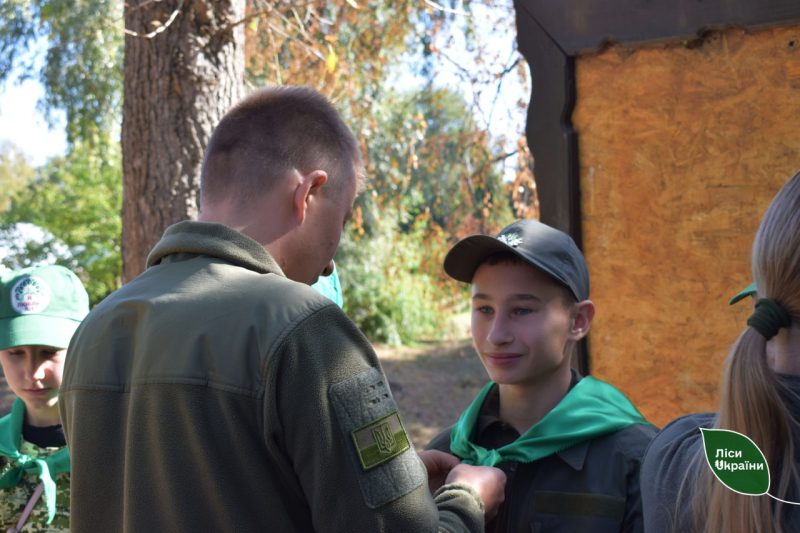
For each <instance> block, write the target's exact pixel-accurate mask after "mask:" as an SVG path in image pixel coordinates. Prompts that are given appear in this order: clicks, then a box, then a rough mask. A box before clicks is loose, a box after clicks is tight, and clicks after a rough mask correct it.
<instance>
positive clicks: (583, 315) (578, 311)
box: [569, 300, 594, 341]
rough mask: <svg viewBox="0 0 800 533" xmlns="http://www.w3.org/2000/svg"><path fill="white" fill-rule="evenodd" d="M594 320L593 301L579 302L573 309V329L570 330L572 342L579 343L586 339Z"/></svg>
mask: <svg viewBox="0 0 800 533" xmlns="http://www.w3.org/2000/svg"><path fill="white" fill-rule="evenodd" d="M593 318H594V304H593V303H592V301H591V300H584V301H582V302H578V303H576V304H575V305H573V307H572V327H571V328H570V330H569V338H570V340H572V341H579V340H581V339H582V338H584V337H585V336H586V335H587V334H588V333H589V329H590V328H591V327H592V319H593Z"/></svg>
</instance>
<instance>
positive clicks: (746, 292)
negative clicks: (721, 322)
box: [728, 283, 758, 305]
mask: <svg viewBox="0 0 800 533" xmlns="http://www.w3.org/2000/svg"><path fill="white" fill-rule="evenodd" d="M756 292H758V290H757V289H756V284H755V283H751V284H750V285H748V286H747V287H745V288H744V289H742V290H740V291H739V292H737V293H736V294H735V295H734V296H733V298H731V299H730V301H728V305H733V304H735V303H736V302H738V301H739V300H744V299H745V298H747V297H748V296H752V295H753V294H755V293H756Z"/></svg>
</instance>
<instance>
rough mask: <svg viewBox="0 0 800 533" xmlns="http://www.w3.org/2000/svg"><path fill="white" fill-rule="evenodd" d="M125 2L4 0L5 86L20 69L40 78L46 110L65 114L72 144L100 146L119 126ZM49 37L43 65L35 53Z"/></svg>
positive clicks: (0, 70) (0, 66) (1, 75)
mask: <svg viewBox="0 0 800 533" xmlns="http://www.w3.org/2000/svg"><path fill="white" fill-rule="evenodd" d="M121 21H122V3H121V2H118V1H115V0H49V1H47V0H3V1H2V2H0V83H1V82H4V81H7V80H9V78H10V77H11V76H12V74H13V73H14V70H15V69H18V70H19V71H20V72H21V74H22V77H31V76H38V78H39V80H40V81H41V82H42V85H43V86H44V88H45V97H44V101H43V102H42V103H43V108H44V110H45V112H46V114H47V116H48V119H50V121H51V123H52V112H53V111H55V110H57V109H58V110H63V111H64V112H65V113H66V129H67V141H68V142H69V143H70V144H72V143H75V142H78V141H79V140H80V141H82V142H84V143H90V144H92V143H95V142H100V141H101V139H102V137H103V135H105V134H106V133H107V132H109V131H110V130H111V129H112V128H113V126H114V125H115V124H117V123H118V122H119V116H120V101H121V100H120V97H121V94H122V56H123V48H122V42H123V40H122V27H121V26H122V22H121ZM37 39H46V42H47V50H46V52H45V54H46V57H45V58H44V62H43V64H42V66H41V67H39V64H40V63H42V62H40V61H37V59H38V58H37V57H36V56H35V54H30V53H28V52H30V51H31V45H32V44H33V43H34V42H35V41H36V40H37Z"/></svg>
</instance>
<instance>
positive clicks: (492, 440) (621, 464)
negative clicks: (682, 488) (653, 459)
mask: <svg viewBox="0 0 800 533" xmlns="http://www.w3.org/2000/svg"><path fill="white" fill-rule="evenodd" d="M580 381H582V380H581V378H580V376H579V375H578V374H577V373H576V372H574V371H573V381H572V388H573V390H574V388H575V386H576V384H578V383H579V382H580ZM605 385H606V387H610V385H607V384H605ZM562 401H563V400H562ZM604 401H605V400H604ZM626 401H627V400H626ZM634 411H635V409H634ZM598 412H599V411H598ZM636 414H638V413H636ZM622 418H624V416H623V417H622ZM629 418H630V423H629V424H625V425H623V428H622V429H619V430H615V431H610V432H608V433H605V434H602V435H599V436H595V437H591V438H587V439H586V440H583V441H581V442H578V443H575V444H571V445H569V446H568V447H566V448H563V447H562V448H559V447H556V448H555V449H557V450H558V451H555V452H553V453H551V454H549V455H546V456H544V457H540V458H538V459H535V460H533V461H530V462H525V461H523V460H506V461H504V462H500V463H499V464H497V466H498V467H499V468H501V469H502V470H503V471H505V472H506V474H507V476H508V480H507V482H506V492H505V496H506V499H505V501H504V502H503V504H502V505H501V506H500V510H499V512H498V515H497V516H496V517H495V518H494V520H492V521H491V522H490V523H488V524H487V525H486V531H487V532H494V533H501V532H506V531H551V532H553V533H561V532H563V533H567V532H573V531H587V532H588V531H591V532H592V533H621V532H624V533H638V532H641V531H643V529H644V526H643V521H642V499H641V494H640V490H639V487H640V485H639V468H640V465H641V461H642V456H643V455H644V451H645V449H646V448H647V445H648V443H649V442H650V440H651V439H652V438H653V436H654V435H655V434H656V428H655V427H653V426H651V425H650V424H647V423H643V422H644V419H638V420H637V417H635V416H630V417H629ZM639 422H642V423H639ZM578 430H579V428H574V429H573V432H575V433H579V431H578ZM451 434H452V428H448V429H446V430H444V431H442V432H441V433H439V434H438V435H437V436H436V437H434V438H433V440H432V441H431V442H430V444H428V448H429V449H436V450H442V451H446V452H451V449H452V448H453V446H452V444H451ZM519 436H520V435H519V433H518V432H517V431H516V430H515V429H514V428H513V427H511V426H510V425H508V424H506V423H505V422H504V421H503V420H502V419H501V418H500V402H499V394H498V387H497V386H496V385H495V386H493V387H492V388H491V389H490V390H489V392H488V395H487V396H486V399H485V400H484V403H483V406H482V408H481V410H480V415H479V417H478V419H477V421H476V423H475V425H474V430H473V434H472V435H471V437H470V438H471V440H472V441H473V442H474V443H475V444H478V445H480V446H481V447H483V448H486V449H489V450H493V449H499V448H502V447H503V446H507V445H509V444H510V443H511V442H513V441H514V440H515V439H518V438H519ZM552 437H553V438H554V439H556V440H559V439H562V436H561V435H552ZM562 440H565V442H569V441H570V440H571V439H570V438H566V439H562ZM456 448H457V447H456ZM452 453H455V454H456V455H459V452H458V451H457V450H455V449H452Z"/></svg>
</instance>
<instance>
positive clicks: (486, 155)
mask: <svg viewBox="0 0 800 533" xmlns="http://www.w3.org/2000/svg"><path fill="white" fill-rule="evenodd" d="M372 117H373V120H374V126H373V129H372V130H371V132H370V135H369V136H368V141H367V175H368V176H370V182H369V185H368V192H366V193H364V194H362V195H361V196H360V197H359V198H358V200H357V203H356V208H355V216H354V220H353V223H352V224H351V227H350V228H349V229H348V233H347V234H346V236H345V238H344V240H343V243H342V245H341V247H340V249H339V255H338V256H337V265H338V269H339V273H340V276H341V278H342V287H343V290H344V300H345V311H346V312H347V313H348V314H349V316H350V317H351V318H353V320H354V321H355V322H356V324H358V326H359V327H360V328H361V329H362V331H364V332H365V334H366V335H367V336H368V337H369V338H370V339H372V340H374V341H379V342H388V343H392V344H400V343H402V344H408V343H412V342H415V341H420V340H423V339H439V338H441V337H442V336H443V335H444V331H445V329H446V328H447V327H448V322H449V319H450V317H451V316H452V315H453V314H454V312H455V310H456V309H460V308H461V307H463V305H464V302H465V301H466V295H465V288H466V287H465V286H464V285H463V284H459V283H457V282H455V281H453V280H451V279H449V278H448V277H447V276H446V275H445V273H444V271H443V269H442V263H443V260H444V256H445V254H446V252H447V250H448V249H449V247H450V246H451V245H452V243H453V241H454V240H455V239H456V238H458V237H461V236H464V235H466V234H469V233H474V232H478V231H494V230H496V229H498V228H499V227H502V226H504V225H505V224H507V223H509V222H510V221H511V220H512V219H513V215H512V213H511V208H510V205H509V195H508V194H507V187H506V186H505V185H504V184H503V181H502V177H501V176H500V175H499V173H498V172H496V171H495V169H494V167H493V164H492V163H493V161H494V159H495V156H494V155H493V148H492V147H491V146H490V145H489V143H488V138H487V137H486V135H485V133H484V132H481V131H480V130H478V129H477V127H476V126H475V124H474V122H473V121H472V119H471V116H470V113H469V112H468V111H467V108H466V104H465V103H464V101H463V99H462V98H461V97H460V96H459V95H457V94H455V93H452V92H450V91H446V90H430V91H425V92H421V93H413V94H407V95H399V96H396V95H395V96H390V97H388V98H387V99H386V100H385V103H384V105H383V106H376V109H375V112H374V114H373V115H372ZM496 150H497V148H495V149H494V151H496Z"/></svg>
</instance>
